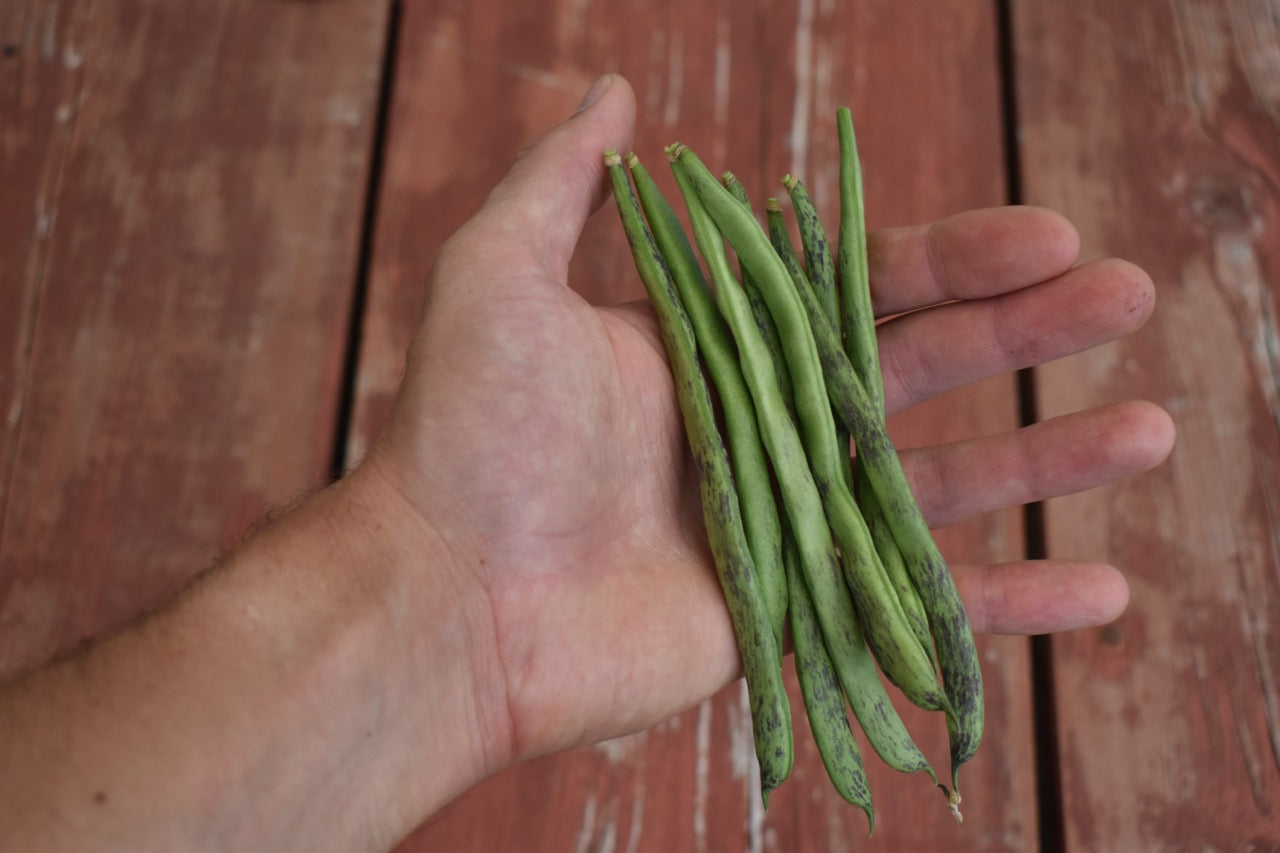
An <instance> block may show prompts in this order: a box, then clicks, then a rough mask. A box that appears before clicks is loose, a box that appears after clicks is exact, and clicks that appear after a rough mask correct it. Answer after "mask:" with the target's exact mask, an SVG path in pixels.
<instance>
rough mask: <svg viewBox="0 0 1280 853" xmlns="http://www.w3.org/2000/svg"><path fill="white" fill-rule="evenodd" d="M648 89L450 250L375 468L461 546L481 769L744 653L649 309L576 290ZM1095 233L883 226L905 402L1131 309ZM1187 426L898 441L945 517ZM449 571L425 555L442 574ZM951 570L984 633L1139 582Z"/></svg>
mask: <svg viewBox="0 0 1280 853" xmlns="http://www.w3.org/2000/svg"><path fill="white" fill-rule="evenodd" d="M634 112H635V104H634V96H633V94H632V92H631V89H630V88H629V86H628V85H627V84H626V82H625V81H623V80H621V79H620V78H613V79H612V81H611V84H610V85H609V86H608V88H607V89H606V90H605V91H604V92H603V93H601V94H600V95H599V97H598V100H596V101H595V103H594V104H592V105H591V106H590V108H588V109H586V110H584V111H582V112H580V113H579V114H577V115H575V116H574V117H572V118H571V119H569V120H568V121H566V122H565V123H564V124H562V125H560V126H559V127H557V128H555V129H554V130H552V131H551V132H550V133H548V134H547V135H546V136H544V137H543V138H542V139H540V140H539V141H538V142H537V143H535V144H534V145H533V146H531V147H530V148H529V149H527V150H526V151H525V152H524V154H523V155H522V156H521V157H520V159H519V160H518V162H517V163H516V164H515V165H514V166H513V168H512V170H511V172H510V173H509V174H508V176H507V177H506V179H505V180H504V181H503V182H502V183H501V184H500V185H499V186H498V187H497V188H496V189H495V190H494V192H493V193H492V195H491V196H490V197H489V199H488V200H487V201H486V203H485V205H484V206H483V208H482V209H481V210H480V211H479V212H478V213H477V214H476V215H475V216H474V217H473V218H472V219H471V220H470V221H469V222H468V223H467V224H466V225H465V226H464V227H463V228H462V229H461V230H460V231H459V232H458V233H457V234H456V235H455V236H454V237H452V238H451V239H450V240H449V241H448V243H447V244H446V245H445V246H444V247H443V248H442V250H441V252H440V254H439V257H438V259H437V262H436V265H435V268H434V270H433V272H432V276H431V282H430V287H429V291H428V296H427V305H426V311H425V314H424V318H423V320H422V325H421V328H420V330H419V332H418V335H417V337H416V339H415V341H414V344H413V346H412V348H411V351H410V354H409V360H408V363H407V370H406V377H405V382H404V385H403V388H402V392H401V396H400V399H399V400H398V401H397V404H396V407H395V409H394V411H393V413H392V416H391V419H390V422H389V425H388V427H387V429H386V430H385V431H384V433H383V435H382V436H381V437H380V439H379V441H378V442H377V443H376V445H375V447H374V448H373V450H372V451H371V453H370V456H369V459H368V460H367V461H366V463H365V465H364V466H363V467H364V468H365V469H367V470H369V471H371V472H374V477H375V479H376V480H377V481H378V482H380V483H382V484H383V485H385V486H388V487H389V488H388V490H387V493H389V494H394V495H395V496H396V500H397V501H399V502H400V504H401V506H402V507H403V508H404V509H405V511H406V513H407V516H408V517H411V518H412V519H413V524H412V525H410V527H411V528H416V529H421V530H426V531H429V536H430V538H431V539H433V540H434V541H436V542H437V543H443V546H444V552H445V553H447V554H448V555H449V557H450V560H449V562H450V565H449V567H448V568H447V571H448V572H449V573H450V581H451V583H450V587H451V588H457V589H462V590H465V591H466V594H467V595H468V596H469V602H470V604H469V606H470V607H472V608H473V611H472V612H474V613H475V614H476V615H475V617H474V618H472V619H470V621H469V624H470V629H469V631H468V635H467V636H466V637H465V638H461V639H460V640H459V643H460V645H461V646H462V647H464V648H465V649H466V652H467V654H468V655H470V656H472V658H473V664H472V671H473V672H474V673H475V677H476V679H477V680H478V681H482V682H484V683H485V685H486V688H485V689H481V690H477V691H476V695H477V697H479V698H478V699H477V703H478V704H477V707H476V720H475V725H476V728H477V730H478V731H481V732H484V733H486V734H485V741H486V745H485V748H484V751H485V753H486V755H485V759H484V760H485V763H486V764H487V765H488V766H489V768H490V769H493V768H495V767H497V766H500V765H502V764H505V763H509V762H511V761H515V760H518V759H521V758H526V757H529V756H532V755H536V754H540V753H545V752H548V751H552V750H555V749H560V748H565V747H569V746H573V745H577V744H581V743H586V742H592V741H596V740H600V739H603V738H607V737H611V736H616V735H619V734H623V733H626V732H630V731H635V730H638V729H641V728H644V727H647V726H649V725H652V724H654V723H656V722H658V721H660V720H662V719H664V718H666V717H668V716H670V715H672V714H674V713H676V712H678V711H680V710H682V709H684V708H686V707H689V706H690V705H692V704H694V703H696V702H697V701H699V700H701V699H702V698H704V697H706V696H708V695H710V694H711V693H712V692H714V691H715V690H716V689H718V688H719V687H721V686H723V685H724V684H726V683H727V682H728V681H730V680H731V679H733V678H734V677H736V676H737V675H738V674H739V660H738V655H737V650H736V646H735V644H734V641H733V635H732V631H731V627H730V623H729V619H728V614H727V612H726V610H725V607H724V603H723V598H722V595H721V592H720V588H719V586H718V583H717V581H716V578H715V575H714V572H713V570H712V566H711V561H710V555H709V551H708V548H707V545H706V540H705V534H704V533H703V530H702V516H701V510H700V507H699V505H698V492H697V488H696V486H695V483H694V472H693V471H692V469H691V464H690V457H689V454H688V452H687V450H686V447H685V439H684V432H683V428H682V425H681V421H680V415H679V412H678V409H677V408H676V404H675V394H674V387H673V383H672V379H671V376H670V372H669V367H668V364H667V361H666V358H665V356H664V353H663V349H662V344H661V340H660V337H659V334H658V330H657V326H656V323H655V320H654V318H653V315H652V313H651V311H650V310H649V308H648V307H647V305H645V304H634V305H627V306H622V307H609V308H601V307H593V306H591V305H589V304H587V303H586V302H585V301H584V300H583V299H582V298H580V297H579V296H578V295H577V294H575V293H574V292H573V291H571V290H569V288H568V286H567V271H568V264H569V259H570V257H571V255H572V253H573V251H574V249H575V246H576V244H577V241H578V238H579V235H580V232H581V229H582V227H583V224H584V222H585V220H586V218H587V217H588V216H589V215H590V213H591V212H592V211H593V210H594V209H595V208H596V207H598V206H599V204H600V203H601V201H602V200H603V199H604V198H605V196H606V181H605V175H604V169H603V166H602V163H601V156H600V155H601V152H602V151H603V150H605V149H609V148H614V149H619V150H626V149H627V148H628V145H629V142H630V139H631V134H632V131H633V124H634ZM1078 249H1079V244H1078V238H1077V236H1076V233H1075V231H1074V229H1073V228H1072V227H1071V226H1070V225H1069V224H1068V223H1067V222H1065V221H1064V220H1063V219H1062V218H1061V217H1059V216H1057V215H1055V214H1051V213H1049V212H1047V211H1043V210H1037V209H1031V208H1005V209H997V210H987V211H975V212H971V213H966V214H961V215H959V216H954V217H951V218H948V219H945V220H941V221H939V222H936V223H933V224H931V225H927V226H920V227H914V228H904V229H896V230H892V231H887V232H881V233H878V234H875V235H873V236H872V237H871V239H870V260H871V265H872V288H873V298H874V300H875V304H876V309H877V312H878V313H880V314H896V313H898V312H903V311H909V310H910V311H911V312H912V313H910V314H908V315H906V316H903V317H901V318H898V319H894V320H892V321H890V322H887V323H885V324H883V325H882V326H881V330H880V348H881V362H882V366H883V369H884V373H885V398H886V407H887V409H888V410H889V411H890V412H891V413H892V412H895V411H899V410H903V409H906V408H908V407H910V406H911V405H913V404H915V403H918V402H921V401H923V400H926V399H929V398H930V397H933V396H935V395H937V394H940V393H942V392H945V391H947V390H950V389H952V388H956V387H959V386H962V385H965V384H968V383H971V382H975V381H978V380H981V379H984V378H987V377H989V376H992V375H996V374H999V373H1002V372H1005V371H1009V370H1012V369H1016V368H1020V367H1025V366H1029V365H1033V364H1038V363H1042V362H1044V361H1048V360H1050V359H1053V358H1056V357H1059V356H1062V355H1065V354H1068V353H1070V352H1075V351H1078V350H1081V349H1085V348H1087V347H1090V346H1094V345H1097V344H1100V343H1103V342H1106V341H1109V340H1112V339H1114V338H1116V337H1118V336H1121V335H1124V334H1127V333H1129V332H1131V331H1133V330H1134V329H1136V328H1137V327H1138V326H1140V325H1141V324H1142V322H1143V321H1144V320H1145V319H1146V317H1147V316H1148V314H1149V313H1150V311H1151V308H1152V305H1153V299H1154V292H1153V287H1152V284H1151V282H1150V280H1149V279H1148V278H1147V276H1146V275H1145V274H1144V273H1143V272H1142V271H1141V270H1138V269H1137V268H1135V267H1133V266H1132V265H1129V264H1127V263H1123V262H1121V261H1115V260H1107V261H1100V262H1095V263H1091V264H1086V265H1083V266H1079V267H1073V265H1074V264H1075V262H1076V259H1077V252H1078ZM915 309H925V310H915ZM1172 438H1173V430H1172V425H1171V422H1170V420H1169V418H1168V417H1167V415H1165V413H1164V412H1163V411H1162V410H1160V409H1158V408H1157V407H1155V406H1154V405H1150V404H1145V403H1127V404H1121V405H1116V406H1111V407H1108V408H1104V409H1098V410H1094V411H1090V412H1085V413H1080V414H1076V415H1071V416H1067V417H1064V418H1060V419H1057V420H1054V421H1049V422H1045V423H1042V424H1038V425H1036V426H1033V427H1030V428H1027V429H1024V430H1020V431H1017V432H1012V433H1008V434H1005V435H1000V436H995V437H987V438H981V439H975V440H972V441H967V442H961V443H957V444H951V445H945V446H937V447H929V448H922V449H916V450H912V451H910V452H907V453H904V454H903V464H904V467H905V469H906V471H907V474H908V476H909V478H910V480H911V482H912V484H913V488H914V490H915V492H916V495H917V498H918V500H919V501H920V504H921V507H922V509H923V511H924V513H925V515H926V518H927V519H928V520H929V521H930V523H931V524H933V525H941V524H946V523H951V522H955V521H958V520H961V519H963V518H965V517H968V516H971V515H974V514H977V513H982V512H986V511H990V510H993V509H997V508H1000V507H1004V506H1009V505H1012V504H1018V503H1024V502H1028V501H1035V500H1040V499H1044V498H1048V497H1052V496H1055V495H1060V494H1065V493H1069V492H1073V491H1078V490H1081V489H1085V488H1089V487H1092V486H1095V485H1099V484H1102V483H1105V482H1108V481H1110V480H1113V479H1116V478H1119V477H1123V476H1126V475H1129V474H1133V473H1136V472H1139V471H1142V470H1145V469H1147V468H1150V467H1152V466H1154V465H1155V464H1157V463H1159V462H1160V461H1161V460H1162V459H1163V458H1164V457H1165V455H1166V454H1167V453H1168V452H1169V449H1170V447H1171V444H1172ZM418 525H421V527H419V526H418ZM445 570H446V569H441V568H440V567H435V568H433V569H431V570H429V571H428V572H426V573H425V574H424V578H423V585H424V594H430V593H431V588H432V586H431V585H432V583H433V577H434V576H433V575H431V574H430V571H445ZM954 571H955V575H956V581H957V584H958V586H959V588H960V591H961V595H962V596H963V598H964V600H965V603H966V606H967V607H968V610H969V615H970V618H971V621H972V622H973V625H974V627H975V629H976V630H979V631H987V632H1018V633H1040V632H1049V631H1058V630H1066V629H1071V628H1077V627H1083V626H1087V625H1093V624H1099V623H1103V622H1106V621H1109V620H1110V619H1112V618H1114V617H1115V616H1116V615H1117V614H1118V613H1119V612H1120V611H1121V610H1122V609H1123V607H1124V605H1125V603H1126V599H1127V589H1126V586H1125V584H1124V581H1123V578H1122V577H1121V576H1120V574H1119V573H1118V572H1117V571H1116V570H1115V569H1114V568H1112V567H1109V566H1105V565H1099V564H1084V563H1068V562H1062V561H1038V562H1031V561H1026V562H1014V563H1008V564H1003V565H999V566H974V567H968V566H956V567H954Z"/></svg>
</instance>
